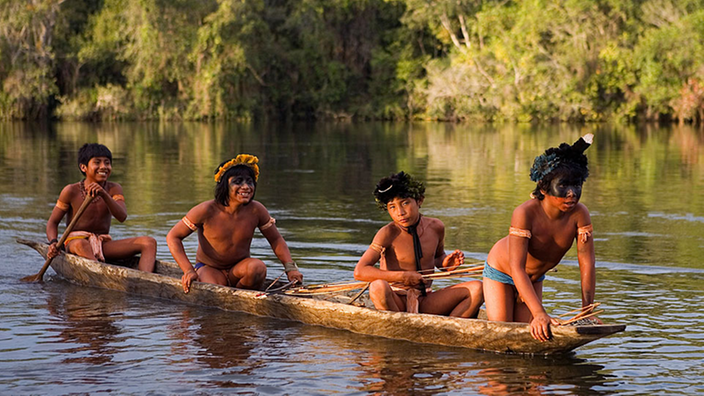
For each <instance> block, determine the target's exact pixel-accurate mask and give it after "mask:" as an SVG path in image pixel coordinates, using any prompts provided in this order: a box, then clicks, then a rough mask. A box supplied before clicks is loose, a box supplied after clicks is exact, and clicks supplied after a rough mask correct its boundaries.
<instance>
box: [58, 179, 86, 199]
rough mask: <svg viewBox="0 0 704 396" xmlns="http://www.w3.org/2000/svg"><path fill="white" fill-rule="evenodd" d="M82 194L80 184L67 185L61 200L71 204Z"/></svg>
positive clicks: (62, 191) (62, 192) (62, 190)
mask: <svg viewBox="0 0 704 396" xmlns="http://www.w3.org/2000/svg"><path fill="white" fill-rule="evenodd" d="M80 193H81V187H80V186H79V184H78V183H72V184H67V185H66V186H64V188H63V189H61V194H60V195H59V199H61V200H62V201H65V202H70V201H71V199H72V198H73V197H75V196H76V195H78V194H80Z"/></svg>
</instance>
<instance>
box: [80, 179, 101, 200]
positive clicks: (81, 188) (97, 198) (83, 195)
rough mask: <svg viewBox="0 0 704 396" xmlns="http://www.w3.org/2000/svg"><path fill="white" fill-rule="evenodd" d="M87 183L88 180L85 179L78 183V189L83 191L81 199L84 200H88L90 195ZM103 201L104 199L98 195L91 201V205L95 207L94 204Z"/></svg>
mask: <svg viewBox="0 0 704 396" xmlns="http://www.w3.org/2000/svg"><path fill="white" fill-rule="evenodd" d="M85 181H86V179H83V180H81V181H79V182H78V187H79V189H80V190H81V198H83V199H84V200H85V199H86V195H87V194H88V192H87V191H86V186H85ZM101 199H103V197H101V196H100V195H98V196H97V197H93V200H92V201H91V203H90V204H91V205H93V204H94V203H97V202H98V201H99V200H101Z"/></svg>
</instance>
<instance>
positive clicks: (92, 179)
mask: <svg viewBox="0 0 704 396" xmlns="http://www.w3.org/2000/svg"><path fill="white" fill-rule="evenodd" d="M78 169H79V170H80V171H81V173H83V175H84V176H85V179H83V180H81V181H79V182H78V183H74V184H69V185H68V186H66V187H64V188H63V190H61V194H60V195H59V200H58V201H56V206H54V210H53V211H52V212H51V216H50V217H49V220H48V221H47V223H46V237H47V238H48V239H49V251H48V254H47V256H48V258H52V257H55V256H56V255H58V254H59V248H60V247H59V246H57V242H58V239H57V235H58V233H59V223H60V222H61V219H63V217H64V216H65V215H67V214H68V216H67V218H66V221H67V222H69V223H70V221H71V219H72V218H73V216H74V215H75V214H76V212H77V211H78V209H79V208H80V207H81V204H82V203H83V201H84V200H85V199H86V196H87V195H89V196H92V197H93V200H92V201H91V203H90V204H89V205H88V207H87V208H86V210H85V212H84V213H83V215H82V216H81V217H80V219H78V222H77V223H76V225H75V226H74V231H72V232H71V233H70V234H68V236H67V238H66V241H65V242H64V247H65V248H66V251H67V252H69V253H73V254H76V255H78V256H81V257H85V258H88V259H91V260H100V261H106V260H116V259H122V258H128V257H132V256H134V255H136V254H140V258H139V269H140V270H142V271H146V272H153V271H154V264H155V262H156V240H155V239H154V238H152V237H148V236H140V237H134V238H127V239H121V240H113V239H112V238H111V237H110V235H109V234H108V233H109V232H110V222H111V220H112V218H113V217H115V218H116V219H117V220H119V221H120V222H121V223H122V222H124V221H125V220H126V219H127V206H126V205H125V197H124V196H123V195H122V186H120V185H119V184H118V183H114V182H110V181H108V177H110V174H111V173H112V153H111V152H110V150H109V149H108V148H107V147H105V146H104V145H102V144H98V143H86V144H84V145H83V146H82V147H81V148H80V149H79V150H78Z"/></svg>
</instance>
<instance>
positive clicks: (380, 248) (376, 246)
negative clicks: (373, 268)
mask: <svg viewBox="0 0 704 396" xmlns="http://www.w3.org/2000/svg"><path fill="white" fill-rule="evenodd" d="M369 247H370V248H371V249H372V250H373V251H375V252H377V253H379V254H384V250H385V249H384V247H383V246H381V245H379V244H378V243H374V242H372V244H371V245H369Z"/></svg>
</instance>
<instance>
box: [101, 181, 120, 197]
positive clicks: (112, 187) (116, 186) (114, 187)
mask: <svg viewBox="0 0 704 396" xmlns="http://www.w3.org/2000/svg"><path fill="white" fill-rule="evenodd" d="M105 190H107V192H109V193H110V194H111V195H115V194H122V186H121V185H120V183H115V182H111V181H109V182H107V183H106V185H105Z"/></svg>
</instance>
